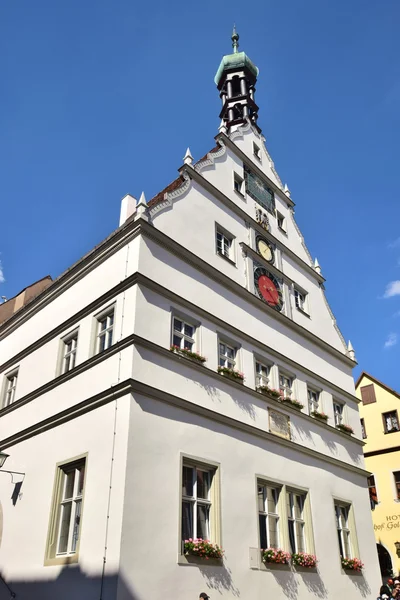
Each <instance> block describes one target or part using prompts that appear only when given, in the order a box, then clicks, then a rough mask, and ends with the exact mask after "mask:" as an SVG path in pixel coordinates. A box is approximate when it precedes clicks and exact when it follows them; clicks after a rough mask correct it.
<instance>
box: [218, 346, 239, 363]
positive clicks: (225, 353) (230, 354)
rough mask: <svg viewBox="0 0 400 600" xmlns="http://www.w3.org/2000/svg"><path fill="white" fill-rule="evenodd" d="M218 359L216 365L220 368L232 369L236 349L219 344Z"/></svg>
mask: <svg viewBox="0 0 400 600" xmlns="http://www.w3.org/2000/svg"><path fill="white" fill-rule="evenodd" d="M218 347H219V358H218V364H219V366H220V367H226V368H228V369H234V368H235V365H236V348H235V347H234V346H230V345H229V344H226V343H225V342H219V343H218Z"/></svg>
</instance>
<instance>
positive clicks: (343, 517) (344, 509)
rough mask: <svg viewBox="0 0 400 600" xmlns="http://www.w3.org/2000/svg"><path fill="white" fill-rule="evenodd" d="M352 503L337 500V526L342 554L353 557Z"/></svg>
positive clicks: (344, 556)
mask: <svg viewBox="0 0 400 600" xmlns="http://www.w3.org/2000/svg"><path fill="white" fill-rule="evenodd" d="M349 511H350V505H347V504H341V503H339V502H335V514H336V528H337V534H338V540H339V551H340V556H342V557H343V558H352V549H351V539H350V527H349Z"/></svg>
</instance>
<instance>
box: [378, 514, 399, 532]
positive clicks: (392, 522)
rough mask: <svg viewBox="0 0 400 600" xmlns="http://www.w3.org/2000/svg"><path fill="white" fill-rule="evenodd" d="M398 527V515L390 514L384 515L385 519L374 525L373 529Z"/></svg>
mask: <svg viewBox="0 0 400 600" xmlns="http://www.w3.org/2000/svg"><path fill="white" fill-rule="evenodd" d="M399 528H400V515H390V516H387V517H386V521H383V523H381V524H380V525H374V530H375V531H383V530H386V531H390V530H391V529H399Z"/></svg>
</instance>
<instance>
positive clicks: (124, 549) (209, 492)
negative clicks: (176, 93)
mask: <svg viewBox="0 0 400 600" xmlns="http://www.w3.org/2000/svg"><path fill="white" fill-rule="evenodd" d="M232 39H233V47H234V52H233V54H231V55H229V56H225V57H224V58H223V60H222V62H221V66H220V68H219V70H218V73H217V76H216V83H217V86H218V89H219V90H220V92H221V98H222V103H223V108H222V112H221V119H222V122H221V127H220V130H219V133H218V135H217V136H216V138H215V139H216V146H215V148H214V149H213V150H212V151H211V152H210V153H209V154H207V156H205V157H204V158H203V159H202V160H200V161H199V162H197V163H194V162H193V159H192V156H191V154H190V151H189V150H188V151H187V153H186V156H185V158H184V163H183V165H182V166H181V167H180V169H179V177H178V179H176V180H175V181H174V182H173V183H172V184H171V185H170V186H168V187H167V188H166V189H165V190H163V191H162V192H161V193H160V194H158V195H157V196H156V197H155V198H153V199H152V200H151V201H149V202H148V203H146V200H145V197H144V195H142V197H141V198H140V201H138V202H136V200H135V199H134V198H132V197H131V196H126V197H125V198H124V199H123V201H122V207H121V224H120V227H119V228H118V229H117V230H116V231H114V232H113V233H112V234H111V235H110V236H109V237H108V238H107V239H106V240H104V242H102V243H101V244H100V245H99V246H97V247H96V248H94V249H93V250H92V251H91V252H90V253H89V254H87V255H86V256H85V257H83V258H82V259H81V260H80V261H78V262H77V263H76V264H75V265H73V266H72V267H71V268H70V269H68V271H66V272H65V273H64V274H62V275H61V276H60V277H59V278H58V279H56V280H55V281H54V282H52V283H50V282H49V283H50V285H49V286H48V287H47V288H46V289H45V290H44V291H42V292H41V293H40V294H39V295H38V296H36V297H35V298H33V299H32V300H30V301H29V302H28V303H27V304H25V305H24V306H22V307H21V308H20V309H19V310H16V311H15V312H12V311H11V316H9V318H8V319H7V320H6V321H5V322H4V323H3V324H2V325H1V326H0V365H1V366H0V377H1V381H0V386H1V388H0V389H1V395H2V398H1V401H2V409H1V410H0V417H1V418H0V440H1V443H0V448H1V450H2V451H3V452H5V453H7V454H8V455H9V457H8V458H7V461H6V463H5V464H4V466H3V469H2V470H3V471H4V470H6V471H13V472H14V471H15V472H18V473H24V475H21V474H11V473H10V474H9V473H0V502H1V522H2V523H1V525H2V526H1V544H0V572H1V575H2V578H3V580H4V581H3V582H2V581H0V598H3V597H4V598H8V597H10V593H11V592H10V591H9V590H11V591H12V592H13V593H16V597H17V598H18V599H21V600H22V599H28V598H29V599H32V598H38V599H39V598H40V600H50V599H51V600H54V599H57V600H64V599H65V600H66V599H68V600H70V599H71V598H74V600H80V599H82V600H83V599H84V600H98V599H103V600H116V599H118V600H161V599H164V598H176V599H178V600H196V599H197V598H198V596H199V593H200V592H203V591H205V592H207V593H209V594H210V596H211V597H212V599H213V600H214V599H215V598H221V599H228V598H229V599H231V598H233V597H235V598H243V599H246V600H248V599H250V598H251V599H252V600H256V599H262V598H267V597H268V598H274V599H282V600H283V599H284V598H290V599H292V600H295V599H299V600H303V599H306V598H307V599H308V598H310V597H317V598H326V599H329V600H337V599H338V598H343V599H347V598H352V599H355V598H363V599H365V598H367V599H372V598H375V597H376V594H377V589H378V587H379V585H380V581H379V568H378V560H377V556H376V549H375V540H374V534H373V530H372V524H371V515H370V505H369V499H368V491H367V488H366V475H367V473H366V471H365V469H364V461H363V455H362V446H363V442H362V440H361V428H360V421H359V415H358V407H357V405H358V400H357V398H356V397H355V391H354V383H353V379H352V368H353V367H354V365H355V357H354V351H353V349H352V348H351V346H347V345H346V344H345V342H344V340H343V337H342V335H341V333H340V331H339V329H338V327H337V325H336V322H335V319H334V316H333V315H332V312H331V311H330V308H329V305H328V303H327V301H326V298H325V295H324V278H323V276H322V275H321V269H320V267H319V265H318V262H317V261H315V262H314V261H313V260H312V259H311V257H310V254H309V252H308V250H307V248H306V246H305V244H304V240H303V238H302V235H301V233H300V231H299V229H298V227H297V225H296V223H295V220H294V216H293V212H294V211H293V207H294V203H293V201H292V199H291V195H290V192H289V189H288V188H287V186H283V185H282V182H281V180H280V179H279V176H278V174H277V172H276V170H275V168H274V164H273V162H272V160H271V157H270V155H269V154H268V151H267V149H266V148H265V145H264V138H263V136H262V134H261V130H260V129H259V127H258V125H257V110H258V108H257V106H256V104H255V101H254V91H255V88H254V85H255V82H256V77H257V75H258V69H257V68H256V67H255V66H254V65H253V63H252V62H251V61H250V60H249V58H248V57H247V56H246V55H245V54H244V53H242V52H238V47H237V46H238V36H237V34H236V33H235V32H234V35H233V37H232ZM0 321H1V319H0ZM171 345H176V346H178V347H179V348H181V349H184V348H186V349H187V350H190V351H193V352H198V353H199V354H200V355H201V356H203V357H205V358H206V360H205V362H201V361H200V360H199V359H196V358H190V356H187V355H185V354H184V353H183V352H181V351H179V350H177V349H175V351H171V350H170V347H171ZM218 367H226V368H232V369H233V370H234V371H235V372H236V371H240V372H242V373H243V374H244V377H245V380H244V382H243V381H242V380H241V379H240V378H238V376H237V375H235V374H232V375H231V376H229V371H226V372H225V373H219V372H218ZM260 386H263V387H264V392H266V393H260V392H259V391H257V390H258V388H259V387H260ZM268 388H280V392H281V396H282V398H285V399H286V400H292V401H293V400H294V399H296V400H298V401H299V402H301V403H302V404H303V405H304V407H303V408H302V410H299V409H298V408H296V407H295V406H294V405H293V404H290V403H289V402H287V401H285V402H283V401H282V399H281V400H278V399H276V398H274V397H273V395H271V394H270V393H268V392H267V389H268ZM321 412H323V413H325V414H326V415H327V416H328V421H327V422H325V421H323V420H321V417H319V418H318V415H319V413H321ZM312 413H314V414H316V415H317V416H313V415H312ZM344 424H347V425H349V426H351V427H352V428H353V429H354V435H349V434H348V433H345V432H343V431H340V430H339V429H337V427H335V425H344ZM266 498H267V501H266ZM337 515H339V517H340V518H339V520H337V519H336V516H337ZM338 534H339V535H338ZM188 537H193V538H195V537H207V538H209V539H210V540H211V541H212V542H213V543H218V544H219V545H220V546H222V548H223V550H224V552H225V554H224V558H223V560H215V559H214V560H209V561H207V560H205V559H199V558H197V557H191V556H189V557H188V556H185V555H184V553H183V544H182V540H184V539H186V538H188ZM270 546H275V547H278V548H282V549H284V550H285V551H289V552H298V551H301V550H303V551H305V552H308V553H312V554H314V553H315V554H316V556H317V559H318V566H317V568H314V569H307V568H301V567H295V566H293V565H292V566H290V565H287V566H286V565H283V566H282V565H279V566H276V565H273V564H267V565H265V564H264V563H262V561H261V552H260V548H261V547H263V548H266V547H270ZM341 554H342V555H344V556H347V557H348V558H354V557H358V558H360V559H361V560H362V561H363V562H364V564H365V568H364V570H363V572H362V573H361V574H360V573H351V572H347V571H344V570H343V568H342V564H341V558H340V556H341ZM6 584H7V585H6ZM7 586H8V588H9V589H8V588H7Z"/></svg>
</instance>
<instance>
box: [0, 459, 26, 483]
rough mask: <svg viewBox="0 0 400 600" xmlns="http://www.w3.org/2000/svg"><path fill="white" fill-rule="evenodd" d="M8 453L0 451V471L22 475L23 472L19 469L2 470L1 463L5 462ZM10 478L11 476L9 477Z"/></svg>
mask: <svg viewBox="0 0 400 600" xmlns="http://www.w3.org/2000/svg"><path fill="white" fill-rule="evenodd" d="M9 456H10V455H9V454H6V453H5V452H0V469H1V471H0V473H10V475H11V476H12V475H24V476H25V473H21V472H20V471H5V470H3V465H4V463H5V462H6V460H7V458H8V457H9ZM11 479H12V477H11Z"/></svg>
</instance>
